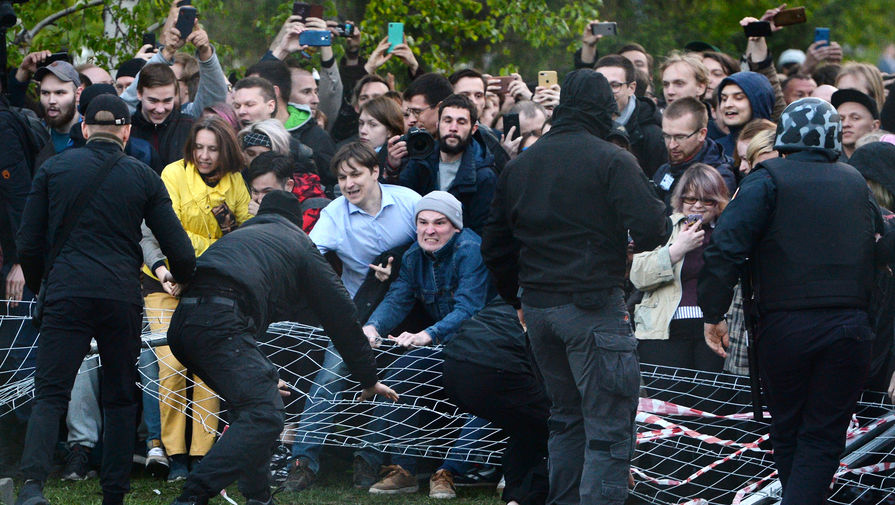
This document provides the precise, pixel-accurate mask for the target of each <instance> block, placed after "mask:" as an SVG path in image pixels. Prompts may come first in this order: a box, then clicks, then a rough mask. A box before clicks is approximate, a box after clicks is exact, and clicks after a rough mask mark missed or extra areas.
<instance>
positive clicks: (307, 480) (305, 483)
mask: <svg viewBox="0 0 895 505" xmlns="http://www.w3.org/2000/svg"><path fill="white" fill-rule="evenodd" d="M291 467H292V468H290V469H289V476H288V477H287V478H286V482H284V483H283V487H284V488H286V491H304V490H305V489H308V488H309V487H311V484H313V483H314V481H316V480H317V474H316V473H314V472H313V470H311V467H310V466H308V460H306V459H304V458H298V459H297V460H295V464H293V465H291Z"/></svg>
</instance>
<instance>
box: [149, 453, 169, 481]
mask: <svg viewBox="0 0 895 505" xmlns="http://www.w3.org/2000/svg"><path fill="white" fill-rule="evenodd" d="M170 466H171V465H170V463H168V455H167V454H165V449H164V448H163V447H153V448H152V449H149V452H147V453H146V469H147V470H149V473H150V474H152V476H153V477H155V478H156V479H163V478H165V477H167V475H168V467H170Z"/></svg>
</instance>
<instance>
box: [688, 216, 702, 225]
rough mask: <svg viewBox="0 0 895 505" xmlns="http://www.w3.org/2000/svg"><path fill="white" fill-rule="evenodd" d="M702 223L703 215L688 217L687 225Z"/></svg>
mask: <svg viewBox="0 0 895 505" xmlns="http://www.w3.org/2000/svg"><path fill="white" fill-rule="evenodd" d="M700 221H702V214H690V215H689V216H687V221H686V222H687V224H696V223H698V222H700Z"/></svg>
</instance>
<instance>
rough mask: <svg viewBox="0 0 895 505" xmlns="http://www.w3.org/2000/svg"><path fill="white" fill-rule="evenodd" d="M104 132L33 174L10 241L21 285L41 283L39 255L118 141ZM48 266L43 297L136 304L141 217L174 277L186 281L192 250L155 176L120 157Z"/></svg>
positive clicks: (41, 257)
mask: <svg viewBox="0 0 895 505" xmlns="http://www.w3.org/2000/svg"><path fill="white" fill-rule="evenodd" d="M105 137H106V136H105V135H103V134H98V135H96V136H95V140H91V141H90V142H88V144H87V145H86V146H85V147H82V148H77V149H68V150H66V151H63V152H62V153H59V154H58V155H57V156H55V157H53V158H51V159H50V160H48V161H47V162H46V163H44V164H43V166H41V167H40V168H39V169H38V171H37V174H36V175H35V176H34V183H33V185H32V187H31V193H30V194H29V195H28V202H27V203H26V205H25V213H24V216H23V218H22V226H21V228H20V229H19V233H18V238H17V240H16V245H17V246H18V253H19V262H20V263H21V264H22V269H23V271H24V273H25V282H26V284H27V285H28V289H30V290H32V291H33V292H35V293H37V292H38V290H39V289H40V283H41V278H42V277H43V274H44V269H45V268H49V267H50V266H51V265H45V262H46V257H47V255H48V254H49V253H50V251H52V249H53V246H54V243H55V241H56V240H57V237H58V234H59V233H60V231H61V229H62V226H63V224H62V223H63V219H64V217H65V216H66V215H67V214H69V213H71V212H72V209H73V207H74V206H75V205H76V200H77V198H78V195H79V194H80V192H81V190H82V189H83V187H84V185H86V184H88V183H90V181H91V179H92V178H93V175H94V174H95V173H96V171H97V170H99V169H100V167H101V166H102V165H103V164H104V162H105V160H107V159H108V158H109V157H110V156H112V155H114V154H115V152H120V151H121V147H120V146H119V145H118V144H117V143H115V142H112V141H110V140H108V139H107V138H105ZM87 205H88V207H87V208H86V209H85V210H84V211H83V212H82V213H81V216H80V219H79V220H78V222H77V224H76V225H75V227H74V229H73V230H72V232H71V235H69V237H68V240H67V241H66V242H65V245H64V246H63V248H62V251H61V252H60V253H59V256H58V257H57V258H56V261H55V262H54V263H53V265H52V270H50V275H49V278H48V279H47V286H46V289H47V298H46V302H47V303H50V302H52V301H54V300H60V299H63V298H66V297H70V296H78V297H88V298H103V299H111V300H120V301H127V302H130V303H133V304H136V305H141V304H142V303H143V299H142V297H141V296H140V266H141V265H142V264H143V252H142V250H141V249H140V239H141V238H142V237H143V234H142V232H141V230H140V224H141V223H142V222H143V220H144V219H145V220H146V224H147V226H149V228H150V229H151V230H152V232H153V234H154V235H155V237H156V238H157V239H158V242H159V245H160V246H161V248H162V251H163V252H164V253H165V256H167V257H168V260H169V262H170V265H171V273H173V274H174V277H175V278H176V279H177V280H178V281H179V282H186V281H189V279H190V277H191V276H192V274H193V269H194V267H195V262H196V258H195V253H194V251H193V246H192V244H191V243H190V239H189V237H187V235H186V232H185V231H183V227H182V226H181V225H180V220H179V219H177V215H176V214H174V210H173V209H172V208H171V199H170V198H169V197H168V192H167V191H166V190H165V185H164V184H163V183H162V180H161V178H160V177H159V176H158V174H156V173H155V172H153V171H152V169H151V168H149V167H148V166H146V165H144V164H143V163H141V162H140V161H138V160H136V159H134V158H131V157H130V156H125V157H124V158H122V159H121V160H119V161H118V163H117V164H116V165H115V166H114V167H112V169H111V171H110V172H109V174H108V176H107V178H106V179H105V181H104V182H103V183H102V184H101V185H100V187H99V189H98V190H97V191H96V193H95V194H94V195H93V197H92V199H91V201H90V202H89V203H88V204H87Z"/></svg>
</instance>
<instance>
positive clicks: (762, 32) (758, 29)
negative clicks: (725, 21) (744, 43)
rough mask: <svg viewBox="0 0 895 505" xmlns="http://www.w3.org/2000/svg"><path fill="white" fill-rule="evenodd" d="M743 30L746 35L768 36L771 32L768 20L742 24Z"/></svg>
mask: <svg viewBox="0 0 895 505" xmlns="http://www.w3.org/2000/svg"><path fill="white" fill-rule="evenodd" d="M743 31H744V32H745V33H746V36H747V37H770V36H771V34H772V33H773V31H772V30H771V22H770V21H753V22H751V23H748V24H747V25H746V26H744V27H743Z"/></svg>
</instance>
